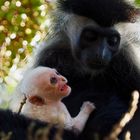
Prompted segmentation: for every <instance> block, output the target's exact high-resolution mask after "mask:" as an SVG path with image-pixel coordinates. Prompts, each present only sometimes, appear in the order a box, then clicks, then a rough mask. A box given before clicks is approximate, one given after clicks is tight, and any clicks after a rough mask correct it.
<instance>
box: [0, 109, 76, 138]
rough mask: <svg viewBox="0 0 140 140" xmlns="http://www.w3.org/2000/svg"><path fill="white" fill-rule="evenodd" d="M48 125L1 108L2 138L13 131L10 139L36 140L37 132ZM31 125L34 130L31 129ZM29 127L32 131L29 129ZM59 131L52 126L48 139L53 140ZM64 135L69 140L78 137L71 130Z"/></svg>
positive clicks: (0, 130) (0, 132) (0, 135)
mask: <svg viewBox="0 0 140 140" xmlns="http://www.w3.org/2000/svg"><path fill="white" fill-rule="evenodd" d="M32 126H33V127H32ZM47 126H48V125H47V124H46V123H43V122H40V121H38V120H32V119H29V118H26V117H24V116H22V115H18V114H16V113H13V112H11V111H10V110H7V111H4V110H0V139H4V138H5V139H6V136H8V134H9V133H11V136H10V140H31V139H32V140H34V139H35V135H36V132H37V131H39V130H40V129H42V130H43V129H46V128H47ZM31 127H32V130H31V129H30V128H31ZM29 129H30V130H31V131H29ZM29 132H31V133H29ZM57 132H58V130H57V129H56V128H54V127H53V128H51V129H50V133H49V135H48V137H46V139H47V138H49V140H53V139H54V136H55V135H56V133H57ZM2 134H4V135H2ZM29 136H31V137H29ZM62 136H63V137H64V139H67V140H76V139H77V136H76V135H74V133H72V132H69V131H65V132H64V134H63V135H62ZM40 140H41V139H40Z"/></svg>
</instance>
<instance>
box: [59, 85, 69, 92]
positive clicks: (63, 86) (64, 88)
mask: <svg viewBox="0 0 140 140" xmlns="http://www.w3.org/2000/svg"><path fill="white" fill-rule="evenodd" d="M67 89H68V85H67V84H64V85H62V86H61V88H60V91H66V90H67Z"/></svg>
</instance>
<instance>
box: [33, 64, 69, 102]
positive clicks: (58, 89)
mask: <svg viewBox="0 0 140 140" xmlns="http://www.w3.org/2000/svg"><path fill="white" fill-rule="evenodd" d="M32 85H34V87H36V88H37V89H38V90H36V91H37V92H36V94H37V95H38V96H40V97H43V98H47V99H51V100H52V99H61V98H62V97H65V96H68V95H69V93H70V91H71V88H70V87H69V86H68V85H67V79H66V78H65V77H63V76H62V75H60V74H59V73H58V72H57V71H56V70H55V69H51V68H48V67H38V68H35V69H34V70H33V72H32Z"/></svg>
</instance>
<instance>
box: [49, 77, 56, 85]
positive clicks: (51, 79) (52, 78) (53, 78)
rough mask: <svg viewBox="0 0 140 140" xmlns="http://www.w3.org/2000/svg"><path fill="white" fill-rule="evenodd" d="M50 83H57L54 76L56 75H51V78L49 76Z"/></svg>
mask: <svg viewBox="0 0 140 140" xmlns="http://www.w3.org/2000/svg"><path fill="white" fill-rule="evenodd" d="M50 83H51V84H52V85H55V84H56V83H57V78H56V77H51V78H50Z"/></svg>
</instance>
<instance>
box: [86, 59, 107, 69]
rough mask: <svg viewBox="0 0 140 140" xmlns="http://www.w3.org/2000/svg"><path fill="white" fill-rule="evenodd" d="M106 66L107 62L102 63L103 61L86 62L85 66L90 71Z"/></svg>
mask: <svg viewBox="0 0 140 140" xmlns="http://www.w3.org/2000/svg"><path fill="white" fill-rule="evenodd" d="M107 65H108V63H107V62H103V61H96V62H95V61H92V62H89V61H88V62H87V66H88V67H89V68H90V69H97V70H99V69H104V68H106V67H107Z"/></svg>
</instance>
